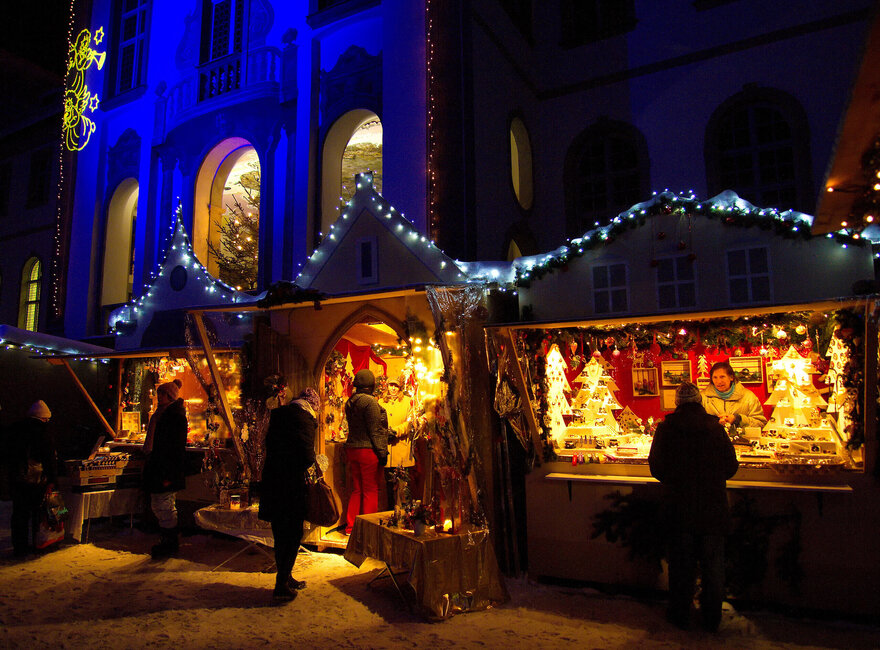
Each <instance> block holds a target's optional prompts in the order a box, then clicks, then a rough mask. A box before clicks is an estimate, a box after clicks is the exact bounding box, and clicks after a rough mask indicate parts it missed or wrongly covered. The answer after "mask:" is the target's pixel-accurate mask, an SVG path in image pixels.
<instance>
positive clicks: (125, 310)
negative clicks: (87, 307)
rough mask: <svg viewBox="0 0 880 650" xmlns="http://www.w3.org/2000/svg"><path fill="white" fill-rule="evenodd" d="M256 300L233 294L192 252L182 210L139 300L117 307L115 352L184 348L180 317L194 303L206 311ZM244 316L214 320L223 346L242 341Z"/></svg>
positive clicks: (112, 318)
mask: <svg viewBox="0 0 880 650" xmlns="http://www.w3.org/2000/svg"><path fill="white" fill-rule="evenodd" d="M257 300H258V297H257V296H252V295H250V294H248V293H244V292H243V291H237V290H235V289H233V288H232V287H230V286H229V285H227V284H225V283H224V282H221V281H220V280H218V279H217V278H215V277H214V276H212V275H211V274H210V273H208V270H207V269H206V268H205V267H204V266H203V265H202V263H201V262H200V261H199V260H198V258H197V257H196V255H195V253H194V252H193V249H192V245H191V244H190V241H189V237H187V234H186V229H185V228H184V227H183V223H182V222H181V219H180V211H179V210H178V213H177V215H176V217H175V219H174V224H173V226H172V238H171V241H170V243H169V245H168V249H167V250H166V251H165V259H164V260H163V262H162V264H161V265H160V266H159V270H158V272H157V273H156V274H155V279H154V280H153V284H152V285H150V287H149V288H148V289H147V290H146V291H145V292H144V293H143V294H142V295H141V296H140V297H138V298H135V299H132V300H131V301H130V302H129V303H128V304H126V305H123V306H122V307H119V308H117V309H115V310H114V311H113V312H112V313H111V315H110V322H109V324H110V328H111V331H112V332H113V333H114V334H115V335H116V337H117V338H116V347H115V349H116V350H135V349H141V348H145V349H154V348H163V347H164V348H180V347H187V346H188V345H190V342H188V341H187V340H186V331H185V325H184V319H185V316H186V310H187V309H192V308H193V307H194V306H195V305H199V306H203V307H206V308H210V307H219V306H223V305H242V306H246V305H247V304H248V303H254V302H256V301H257ZM245 320H246V317H245V316H244V315H238V316H235V315H232V316H228V317H224V318H221V319H219V320H217V321H216V322H215V323H214V325H215V326H216V330H215V332H214V334H215V335H216V336H217V339H218V340H219V341H221V342H223V343H226V344H231V343H232V342H234V341H240V340H241V337H242V336H243V335H244V334H245V333H246V332H247V331H248V329H249V323H246V322H244V321H245Z"/></svg>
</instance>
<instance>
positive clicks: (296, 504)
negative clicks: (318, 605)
mask: <svg viewBox="0 0 880 650" xmlns="http://www.w3.org/2000/svg"><path fill="white" fill-rule="evenodd" d="M320 408H321V400H320V398H319V396H318V391H316V390H315V389H314V388H306V389H305V390H303V392H302V393H300V395H299V397H298V398H297V399H295V400H294V401H292V402H291V403H290V404H287V405H286V406H279V407H278V408H276V409H273V410H272V414H271V416H270V418H269V429H268V431H267V432H266V462H265V465H264V466H263V476H262V484H261V490H260V514H259V516H260V519H262V520H264V521H270V522H272V537H273V538H274V545H275V565H276V575H275V590H274V591H273V592H272V597H273V598H275V600H279V601H285V600H293V599H294V598H295V597H296V591H294V590H295V589H303V588H304V587H305V586H306V583H305V582H303V581H300V580H295V579H294V578H293V577H291V575H290V572H291V571H292V570H293V565H294V563H295V562H296V554H297V553H298V552H299V545H300V542H301V541H302V536H303V523H304V521H305V518H306V512H307V507H308V492H307V488H306V480H305V473H306V470H308V468H309V467H311V466H312V464H313V463H314V462H315V434H316V433H317V430H318V420H317V414H318V411H319V410H320Z"/></svg>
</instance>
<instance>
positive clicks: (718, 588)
mask: <svg viewBox="0 0 880 650" xmlns="http://www.w3.org/2000/svg"><path fill="white" fill-rule="evenodd" d="M675 403H676V408H675V412H674V413H670V414H669V415H668V416H666V419H665V420H664V421H663V422H661V423H660V425H659V426H658V427H657V432H656V433H655V434H654V442H653V444H652V445H651V453H650V455H649V456H648V462H649V464H650V466H651V474H652V475H653V476H654V477H655V478H656V479H657V480H658V481H660V483H661V484H662V485H663V488H664V507H665V512H666V514H667V517H668V520H667V521H668V524H669V533H670V539H669V542H670V544H669V610H668V612H667V618H668V619H669V620H670V622H672V623H674V624H675V625H677V626H679V627H687V626H688V622H689V618H690V607H691V603H692V601H693V597H694V584H695V581H696V575H697V564H698V563H699V566H700V570H701V571H700V574H701V579H702V581H701V587H702V588H701V590H700V614H701V615H702V619H703V625H704V627H705V628H706V629H708V630H711V631H715V630H717V629H718V625H719V623H720V622H721V603H722V600H723V598H724V536H725V535H726V534H727V533H728V532H729V528H730V509H729V507H728V505H727V488H726V481H727V479H729V478H730V477H731V476H733V475H734V474H735V473H736V470H737V467H738V466H739V463H738V461H737V460H736V454H735V452H734V450H733V444H732V443H731V442H730V439H729V438H728V436H727V434H726V433H725V431H724V429H723V428H722V426H721V425H720V424H719V423H718V418H717V416H713V415H709V414H708V413H706V410H705V409H704V408H703V405H702V404H701V396H700V390H699V388H697V386H696V385H694V384H692V383H690V382H685V383H683V384H681V385H680V386H679V387H678V388H677V389H676V391H675Z"/></svg>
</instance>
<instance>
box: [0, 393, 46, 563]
mask: <svg viewBox="0 0 880 650" xmlns="http://www.w3.org/2000/svg"><path fill="white" fill-rule="evenodd" d="M51 417H52V412H51V411H50V410H49V407H48V406H47V405H46V402H44V401H43V400H37V401H36V402H34V403H33V404H32V405H31V407H30V408H29V409H28V410H27V413H26V415H25V417H24V418H23V419H21V420H19V421H18V422H16V423H15V424H13V425H12V426H11V427H10V428H9V431H8V438H7V441H8V442H7V445H8V446H7V450H6V453H7V455H8V462H9V467H10V476H9V492H10V496H11V498H12V517H11V519H10V522H9V523H10V529H11V532H12V549H13V553H14V555H15V556H16V557H22V556H24V555H27V554H28V553H29V552H30V551H31V550H32V549H33V548H34V545H35V542H36V536H37V530H38V529H39V525H40V515H41V513H40V504H41V503H42V502H43V497H44V496H45V495H46V492H47V491H49V490H51V489H54V484H55V480H56V477H57V475H58V454H57V453H56V450H55V445H54V442H53V440H52V436H51V434H50V432H49V419H50V418H51ZM4 460H6V459H4ZM32 540H33V541H32Z"/></svg>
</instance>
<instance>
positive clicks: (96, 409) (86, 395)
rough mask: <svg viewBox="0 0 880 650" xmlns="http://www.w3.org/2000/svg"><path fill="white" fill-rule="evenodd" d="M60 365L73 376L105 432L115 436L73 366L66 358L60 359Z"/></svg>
mask: <svg viewBox="0 0 880 650" xmlns="http://www.w3.org/2000/svg"><path fill="white" fill-rule="evenodd" d="M61 365H63V366H64V367H65V368H67V372H69V373H70V376H71V377H73V382H74V383H75V384H76V386H77V388H79V390H80V392H81V393H82V394H83V396H84V397H85V398H86V401H87V402H88V403H89V406H91V407H92V410H94V411H95V415H97V416H98V419H99V420H101V424H103V425H104V429H105V430H106V431H107V433H109V434H110V437H111V438H116V432H115V431H114V430H113V427H111V426H110V423H109V422H107V419H106V418H105V417H104V414H103V413H101V409H99V408H98V405H97V404H95V400H93V399H92V396H91V395H89V391H87V390H86V387H85V386H83V384H82V382H81V381H80V380H79V377H77V376H76V373H75V372H74V371H73V368H71V367H70V364H69V363H67V359H62V360H61Z"/></svg>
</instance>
